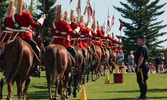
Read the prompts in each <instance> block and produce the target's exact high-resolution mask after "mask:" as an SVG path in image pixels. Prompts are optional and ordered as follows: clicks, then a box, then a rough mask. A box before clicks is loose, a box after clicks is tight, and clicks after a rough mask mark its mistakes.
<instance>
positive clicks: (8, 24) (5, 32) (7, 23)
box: [0, 17, 14, 42]
mask: <svg viewBox="0 0 167 100" xmlns="http://www.w3.org/2000/svg"><path fill="white" fill-rule="evenodd" d="M1 24H2V25H3V27H2V35H1V37H0V42H3V41H2V40H8V39H9V38H11V37H12V33H13V32H12V31H11V30H13V24H14V23H13V21H12V17H6V18H5V19H4V20H3V22H2V23H1Z"/></svg>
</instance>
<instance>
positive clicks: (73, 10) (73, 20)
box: [70, 8, 76, 22]
mask: <svg viewBox="0 0 167 100" xmlns="http://www.w3.org/2000/svg"><path fill="white" fill-rule="evenodd" d="M70 19H71V22H75V21H76V18H75V9H74V8H72V9H71V15H70Z"/></svg>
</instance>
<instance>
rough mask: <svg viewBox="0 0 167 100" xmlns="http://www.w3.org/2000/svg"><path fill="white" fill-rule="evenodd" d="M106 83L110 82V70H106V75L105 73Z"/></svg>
mask: <svg viewBox="0 0 167 100" xmlns="http://www.w3.org/2000/svg"><path fill="white" fill-rule="evenodd" d="M104 84H110V80H109V75H108V72H106V75H105V83H104Z"/></svg>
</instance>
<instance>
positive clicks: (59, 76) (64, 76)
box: [42, 44, 72, 99]
mask: <svg viewBox="0 0 167 100" xmlns="http://www.w3.org/2000/svg"><path fill="white" fill-rule="evenodd" d="M42 63H43V65H44V66H45V71H46V79H47V85H48V90H49V99H52V98H53V97H52V93H51V86H52V85H53V84H54V83H55V81H56V91H55V98H56V99H57V97H58V88H59V86H61V90H62V87H64V92H63V91H61V99H66V98H67V94H66V92H67V87H68V81H69V79H70V77H71V73H70V71H71V67H72V60H71V57H70V55H69V54H68V51H67V50H66V48H65V47H64V46H62V45H60V44H50V45H49V46H47V48H46V51H45V52H44V56H43V61H42Z"/></svg>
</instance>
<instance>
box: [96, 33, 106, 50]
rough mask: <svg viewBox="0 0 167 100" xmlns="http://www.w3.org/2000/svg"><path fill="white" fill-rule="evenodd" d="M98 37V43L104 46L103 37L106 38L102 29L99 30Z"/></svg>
mask: <svg viewBox="0 0 167 100" xmlns="http://www.w3.org/2000/svg"><path fill="white" fill-rule="evenodd" d="M96 39H97V44H98V45H99V46H100V47H102V46H103V41H102V39H104V34H103V33H102V31H101V30H97V36H96Z"/></svg>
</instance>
